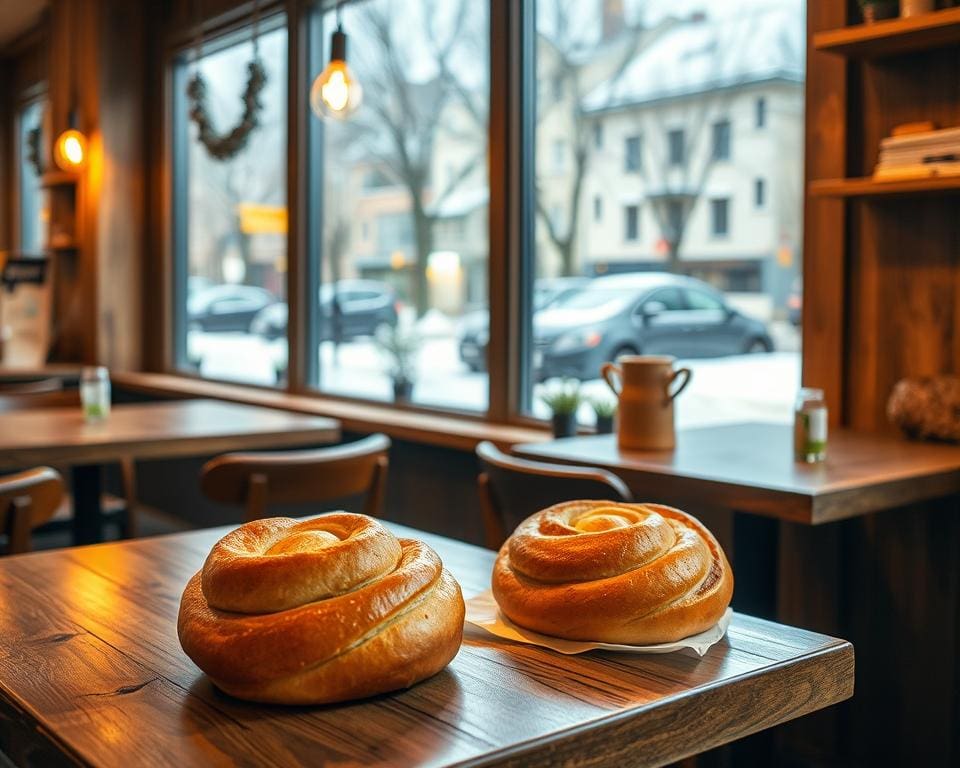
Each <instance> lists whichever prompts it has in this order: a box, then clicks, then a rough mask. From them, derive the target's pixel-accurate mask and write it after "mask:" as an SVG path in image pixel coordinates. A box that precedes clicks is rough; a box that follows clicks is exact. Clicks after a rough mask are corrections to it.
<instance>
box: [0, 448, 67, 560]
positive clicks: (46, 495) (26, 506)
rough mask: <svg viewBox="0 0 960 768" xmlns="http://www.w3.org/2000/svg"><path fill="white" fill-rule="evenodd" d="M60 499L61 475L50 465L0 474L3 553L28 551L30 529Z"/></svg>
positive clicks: (50, 512) (47, 516) (46, 517)
mask: <svg viewBox="0 0 960 768" xmlns="http://www.w3.org/2000/svg"><path fill="white" fill-rule="evenodd" d="M62 500H63V478H62V477H60V473H59V472H57V470H55V469H51V468H50V467H38V468H37V469H28V470H26V471H25V472H17V473H16V474H14V475H6V476H4V477H0V533H3V534H5V535H6V539H7V546H6V554H8V555H14V554H18V553H20V552H29V551H30V531H32V530H33V529H34V528H37V527H38V526H41V525H43V524H44V523H45V522H47V521H48V520H49V519H50V518H51V517H53V513H54V512H55V511H56V510H57V507H58V506H59V505H60V502H61V501H62Z"/></svg>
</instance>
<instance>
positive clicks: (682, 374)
mask: <svg viewBox="0 0 960 768" xmlns="http://www.w3.org/2000/svg"><path fill="white" fill-rule="evenodd" d="M691 376H693V372H692V371H691V370H690V369H689V368H679V369H677V370H676V371H674V372H673V373H672V374H670V378H669V379H667V386H666V390H667V400H668V401H669V400H673V399H674V398H675V397H676V396H677V395H679V394H680V393H681V392H683V390H685V389H686V388H687V384H689V383H690V377H691ZM680 378H682V379H683V381H681V382H680V385H679V386H678V387H677V388H676V389H674V390H673V392H671V391H670V387H671V386H672V385H673V383H674V382H675V381H676V380H677V379H680ZM608 383H609V382H608Z"/></svg>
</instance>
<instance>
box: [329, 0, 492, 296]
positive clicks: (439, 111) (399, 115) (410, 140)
mask: <svg viewBox="0 0 960 768" xmlns="http://www.w3.org/2000/svg"><path fill="white" fill-rule="evenodd" d="M475 7H476V6H475V4H473V3H472V2H471V0H457V3H456V5H455V6H453V8H452V10H449V9H450V8H451V4H450V3H448V2H445V3H443V4H442V9H441V3H440V2H438V0H423V2H422V3H420V8H421V12H422V14H423V24H424V26H423V28H422V30H420V31H419V34H422V37H423V40H424V41H425V44H423V45H421V44H420V42H421V41H417V43H416V44H413V43H411V40H410V39H409V23H407V24H406V25H405V24H403V23H401V21H402V19H401V15H402V14H405V13H408V12H409V9H408V8H406V6H405V4H403V3H397V2H393V0H379V1H378V2H371V3H369V4H367V5H365V6H363V7H362V8H360V9H359V12H358V23H357V28H358V32H359V36H360V37H361V38H362V39H363V41H364V42H363V47H362V49H361V48H360V46H357V51H358V64H357V72H358V79H359V80H360V81H361V82H362V83H363V88H364V104H363V106H362V107H361V109H360V110H358V112H357V113H356V115H355V116H354V117H353V118H352V120H351V121H350V123H349V124H348V126H347V127H346V130H347V132H348V133H347V139H348V141H360V142H362V143H363V146H364V149H365V153H364V154H365V155H366V156H367V157H369V158H370V159H371V160H372V161H373V162H374V164H376V165H378V166H379V167H380V168H382V169H383V170H384V172H385V173H386V174H388V175H389V176H390V177H391V178H392V179H393V180H394V181H395V182H397V183H398V184H400V185H401V186H402V187H403V188H404V189H405V190H406V192H407V193H408V195H409V198H410V215H411V219H412V226H413V237H414V243H415V250H416V269H415V281H414V285H413V294H414V302H415V304H416V307H417V312H418V314H421V315H422V314H423V313H424V312H425V311H426V310H427V304H428V295H427V262H428V258H429V256H430V253H431V252H432V250H433V244H434V226H435V224H436V222H437V219H438V218H439V211H440V210H441V208H442V206H443V204H444V203H445V202H446V201H447V200H448V199H449V198H450V196H451V195H452V194H453V193H454V192H455V191H456V190H457V189H458V188H459V187H460V186H461V185H462V184H463V183H464V181H466V180H467V179H468V178H469V177H470V176H471V175H472V174H473V173H474V172H475V171H476V170H477V169H479V168H481V167H482V165H483V163H484V162H485V161H486V153H487V147H486V124H487V107H486V99H485V98H484V94H485V90H486V89H485V87H480V88H477V87H472V88H471V87H470V86H469V85H468V84H467V83H465V82H464V81H463V78H462V77H461V75H460V74H459V69H458V65H457V58H456V54H457V47H458V46H459V47H460V48H461V51H460V53H461V54H462V46H464V45H465V44H470V43H471V42H472V43H473V44H476V45H483V44H484V37H483V35H482V34H480V33H478V32H477V31H476V30H474V29H471V27H470V24H471V21H472V17H471V14H470V11H471V9H472V8H475ZM481 60H482V59H481ZM425 69H426V70H428V71H430V72H431V75H430V77H428V78H422V76H420V75H419V74H418V73H420V72H422V71H424V70H425ZM454 114H456V116H457V122H458V123H462V124H463V126H462V127H460V128H453V127H451V125H449V124H447V123H445V120H448V119H449V118H450V117H451V116H452V115H454ZM441 131H448V132H450V133H451V134H452V135H453V136H454V138H456V137H457V134H459V135H460V138H466V137H470V138H471V141H469V142H465V143H470V144H471V146H472V150H471V152H470V153H469V154H468V155H467V156H465V157H463V158H462V160H461V162H460V163H459V165H458V167H457V168H456V169H455V171H454V173H453V174H452V175H451V176H450V177H449V178H448V179H447V180H446V182H445V184H444V186H442V187H441V188H439V189H437V188H436V185H435V177H436V174H434V173H433V162H434V158H435V150H436V146H437V141H438V137H439V136H440V134H441Z"/></svg>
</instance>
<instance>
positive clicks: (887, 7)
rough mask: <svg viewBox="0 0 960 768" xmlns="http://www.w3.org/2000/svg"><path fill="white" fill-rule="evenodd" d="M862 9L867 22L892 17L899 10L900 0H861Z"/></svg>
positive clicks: (871, 22)
mask: <svg viewBox="0 0 960 768" xmlns="http://www.w3.org/2000/svg"><path fill="white" fill-rule="evenodd" d="M860 11H861V13H863V20H864V21H865V22H866V23H867V24H873V22H875V21H879V20H881V19H892V18H893V17H894V16H896V15H897V14H898V13H899V12H900V9H899V3H898V0H860Z"/></svg>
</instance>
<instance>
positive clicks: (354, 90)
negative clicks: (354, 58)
mask: <svg viewBox="0 0 960 768" xmlns="http://www.w3.org/2000/svg"><path fill="white" fill-rule="evenodd" d="M362 100H363V89H362V88H361V87H360V83H358V82H357V81H356V80H355V79H354V77H353V73H352V72H351V71H350V67H348V66H347V35H346V33H345V32H344V31H343V27H342V26H340V25H337V29H336V31H335V32H334V33H333V37H332V38H331V42H330V63H329V64H328V65H327V67H326V69H324V70H323V72H321V73H320V74H319V75H317V79H316V80H314V81H313V86H312V87H311V88H310V106H311V108H312V109H313V111H314V112H315V113H316V115H317V117H319V118H322V119H325V120H326V119H330V118H332V119H334V120H346V119H347V118H349V117H350V115H352V114H353V113H354V112H355V111H356V110H357V107H359V106H360V102H361V101H362Z"/></svg>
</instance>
